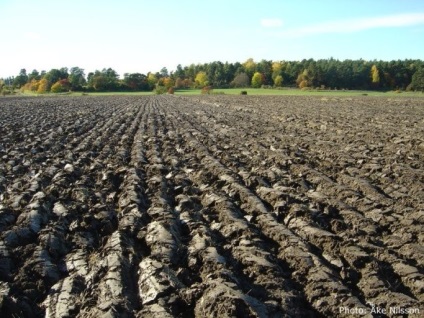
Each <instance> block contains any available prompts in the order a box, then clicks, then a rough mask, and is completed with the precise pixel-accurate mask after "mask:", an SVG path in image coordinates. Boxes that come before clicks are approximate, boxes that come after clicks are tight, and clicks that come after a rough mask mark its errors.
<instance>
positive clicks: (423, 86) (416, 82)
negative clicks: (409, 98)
mask: <svg viewBox="0 0 424 318" xmlns="http://www.w3.org/2000/svg"><path fill="white" fill-rule="evenodd" d="M411 86H412V89H414V90H421V91H424V67H420V68H419V69H418V70H417V71H416V72H415V73H414V75H412V81H411Z"/></svg>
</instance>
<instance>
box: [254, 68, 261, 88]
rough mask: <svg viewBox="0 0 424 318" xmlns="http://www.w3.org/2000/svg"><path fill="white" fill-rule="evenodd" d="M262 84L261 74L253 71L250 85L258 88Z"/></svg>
mask: <svg viewBox="0 0 424 318" xmlns="http://www.w3.org/2000/svg"><path fill="white" fill-rule="evenodd" d="M262 84H263V75H262V74H261V73H259V72H255V74H253V77H252V87H254V88H259V87H261V86H262Z"/></svg>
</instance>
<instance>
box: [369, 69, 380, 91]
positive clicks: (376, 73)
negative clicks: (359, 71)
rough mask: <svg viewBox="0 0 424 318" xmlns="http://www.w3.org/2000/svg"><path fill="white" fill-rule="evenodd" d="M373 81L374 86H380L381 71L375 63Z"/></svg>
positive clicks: (372, 72)
mask: <svg viewBox="0 0 424 318" xmlns="http://www.w3.org/2000/svg"><path fill="white" fill-rule="evenodd" d="M371 83H372V86H373V87H378V86H379V84H380V72H379V71H378V68H377V66H376V65H375V64H374V65H373V66H372V67H371Z"/></svg>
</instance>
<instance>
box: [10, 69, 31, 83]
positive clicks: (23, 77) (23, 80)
mask: <svg viewBox="0 0 424 318" xmlns="http://www.w3.org/2000/svg"><path fill="white" fill-rule="evenodd" d="M27 82H28V75H27V72H26V69H24V68H23V69H21V71H20V72H19V75H18V76H16V77H15V79H14V80H13V86H16V87H21V86H23V85H25V84H26V83H27Z"/></svg>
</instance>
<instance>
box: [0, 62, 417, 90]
mask: <svg viewBox="0 0 424 318" xmlns="http://www.w3.org/2000/svg"><path fill="white" fill-rule="evenodd" d="M0 85H3V86H4V85H11V86H13V87H14V88H20V89H21V90H29V91H33V92H37V93H46V92H53V93H59V92H68V91H98V92H104V91H152V90H155V89H156V90H160V89H162V90H163V91H166V90H168V89H170V88H172V89H174V88H175V89H183V88H187V89H188V88H203V87H214V88H232V87H240V88H246V87H253V88H260V87H262V88H279V87H298V88H304V89H305V88H320V89H354V90H424V63H423V61H421V60H412V59H406V60H396V61H395V60H393V61H376V60H374V61H365V60H362V59H360V60H343V61H340V60H337V59H333V58H331V59H320V60H314V59H308V60H306V59H304V60H302V61H271V60H261V61H258V62H256V61H254V60H253V59H248V60H246V61H245V62H244V63H240V62H236V63H229V62H225V63H223V62H220V61H215V62H211V63H204V64H191V65H188V66H185V67H182V66H181V65H178V66H177V67H176V70H175V71H172V72H168V70H167V69H166V68H162V69H161V70H160V71H159V72H156V73H152V72H149V73H147V74H141V73H125V74H124V75H123V77H122V78H120V76H119V74H118V73H117V72H116V71H115V70H113V69H112V68H105V69H103V70H96V71H94V72H90V73H88V74H87V75H86V74H85V71H84V69H81V68H79V67H72V68H70V69H68V68H65V67H64V68H61V69H51V70H50V71H48V72H46V71H41V72H38V71H37V70H33V71H32V72H30V73H27V71H26V70H25V69H22V70H21V71H20V72H19V74H18V75H17V76H15V77H10V78H6V79H3V80H2V81H1V82H0Z"/></svg>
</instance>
